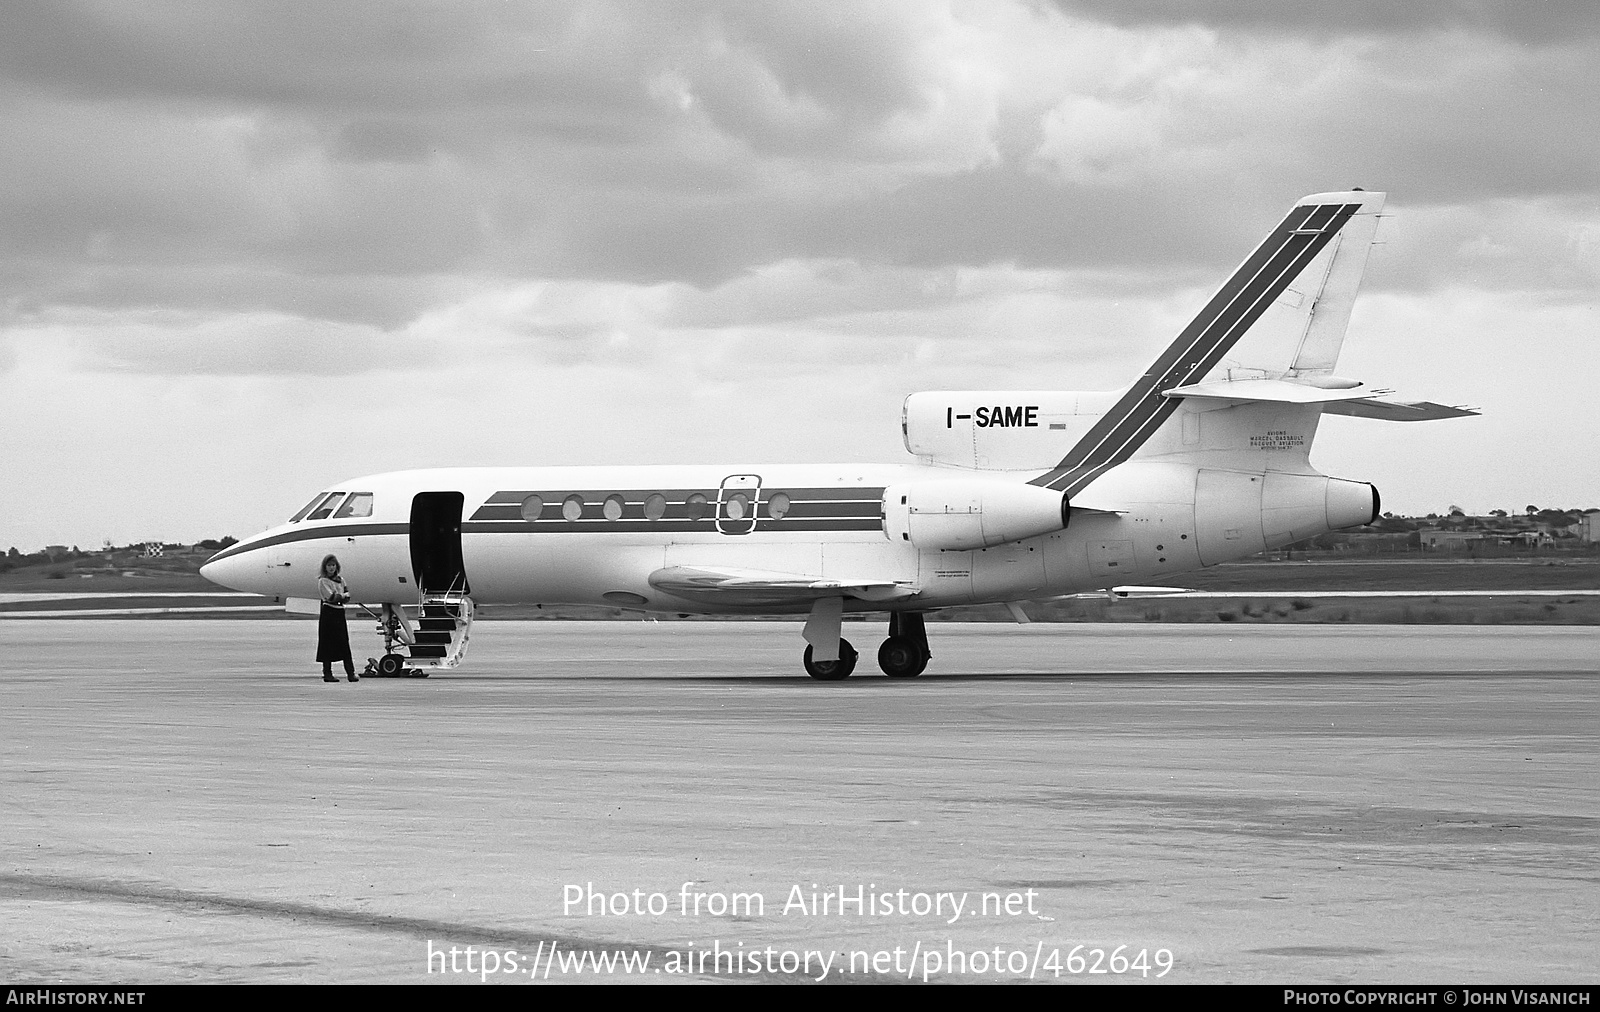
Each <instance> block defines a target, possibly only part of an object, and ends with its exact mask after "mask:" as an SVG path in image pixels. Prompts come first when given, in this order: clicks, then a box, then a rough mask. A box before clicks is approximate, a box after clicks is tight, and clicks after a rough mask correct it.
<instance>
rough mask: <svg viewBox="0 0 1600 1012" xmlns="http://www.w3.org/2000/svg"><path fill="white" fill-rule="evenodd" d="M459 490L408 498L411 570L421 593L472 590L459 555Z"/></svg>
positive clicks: (460, 505)
mask: <svg viewBox="0 0 1600 1012" xmlns="http://www.w3.org/2000/svg"><path fill="white" fill-rule="evenodd" d="M465 502H466V496H465V495H463V494H462V493H460V492H419V493H417V495H416V496H415V497H414V498H413V499H412V500H411V571H412V573H413V574H414V575H415V576H416V579H417V589H418V590H419V591H420V592H421V593H423V594H427V593H430V592H432V593H442V592H446V591H455V592H456V593H460V594H466V593H470V592H471V588H470V587H469V586H468V584H467V571H466V564H465V563H464V562H463V561H462V558H461V512H462V508H463V506H464V505H465Z"/></svg>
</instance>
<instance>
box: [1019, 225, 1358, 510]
mask: <svg viewBox="0 0 1600 1012" xmlns="http://www.w3.org/2000/svg"><path fill="white" fill-rule="evenodd" d="M1360 206H1361V205H1359V204H1307V205H1302V206H1300V207H1296V208H1295V209H1294V210H1292V211H1290V212H1289V214H1288V216H1287V217H1285V218H1284V219H1283V221H1282V222H1281V223H1280V224H1279V225H1278V227H1277V228H1276V229H1274V230H1273V231H1272V234H1271V235H1269V236H1268V237H1267V239H1266V241H1264V242H1263V243H1262V244H1261V245H1260V246H1258V247H1257V248H1256V250H1255V251H1254V252H1253V253H1252V254H1251V255H1250V257H1249V258H1248V259H1247V260H1246V261H1245V263H1244V265H1243V266H1242V267H1240V269H1239V270H1237V271H1235V272H1234V274H1233V276H1232V277H1230V278H1229V279H1228V281H1227V283H1226V284H1224V285H1223V286H1222V289H1221V290H1220V291H1218V292H1217V294H1216V295H1215V296H1213V297H1212V299H1211V301H1210V302H1208V303H1207V304H1206V306H1205V308H1204V309H1202V310H1201V311H1200V313H1199V315H1197V316H1196V317H1195V318H1194V320H1193V322H1191V323H1190V324H1189V326H1187V327H1185V328H1184V330H1183V332H1182V333H1181V334H1179V335H1178V339H1177V340H1176V341H1174V342H1173V343H1172V344H1171V346H1169V347H1168V348H1167V350H1166V351H1165V352H1163V353H1162V355H1161V357H1160V358H1158V359H1156V361H1155V363H1154V364H1153V365H1152V366H1151V367H1150V368H1149V369H1148V370H1146V371H1145V373H1144V374H1143V375H1142V376H1140V378H1139V380H1138V382H1136V383H1135V384H1134V385H1133V386H1132V387H1131V388H1130V389H1129V390H1128V392H1127V393H1126V394H1124V395H1123V396H1122V398H1121V399H1119V400H1118V401H1117V403H1116V404H1115V405H1114V406H1113V407H1112V408H1111V410H1110V411H1107V412H1106V413H1105V414H1104V415H1102V416H1101V418H1100V420H1099V421H1097V422H1096V423H1095V424H1094V426H1093V427H1092V428H1090V430H1089V431H1088V432H1087V433H1085V434H1084V436H1083V438H1082V439H1079V440H1078V442H1077V443H1076V444H1074V445H1073V447H1072V449H1071V450H1070V451H1068V453H1067V455H1066V456H1065V457H1063V458H1062V459H1061V462H1060V463H1059V464H1057V465H1056V466H1055V467H1054V468H1052V469H1051V470H1050V471H1049V472H1047V473H1045V474H1042V475H1040V476H1039V477H1037V478H1034V479H1033V480H1032V482H1030V484H1033V485H1042V486H1044V487H1046V488H1052V489H1058V490H1061V491H1064V492H1066V494H1067V495H1068V496H1071V495H1075V494H1076V493H1077V492H1079V491H1081V490H1082V489H1083V488H1084V487H1085V486H1087V485H1088V484H1089V483H1090V482H1092V481H1093V480H1094V479H1095V478H1098V477H1099V476H1100V475H1101V474H1103V473H1104V472H1105V471H1106V470H1108V469H1109V468H1111V467H1114V466H1116V465H1117V464H1120V463H1122V462H1123V461H1126V460H1128V459H1129V458H1130V457H1132V456H1133V454H1134V453H1135V452H1137V451H1138V449H1139V447H1141V446H1143V445H1144V443H1145V441H1146V440H1148V439H1149V438H1150V436H1151V435H1152V434H1153V433H1154V432H1155V431H1156V430H1157V429H1159V428H1160V427H1161V425H1162V424H1163V423H1164V422H1166V420H1167V419H1168V418H1169V417H1171V415H1172V413H1173V412H1174V411H1175V410H1177V406H1178V405H1177V401H1176V400H1174V399H1172V398H1168V397H1163V396H1161V394H1162V391H1164V390H1170V389H1172V388H1173V387H1178V386H1183V385H1184V384H1186V383H1190V382H1193V381H1194V380H1195V379H1197V378H1199V377H1202V376H1204V375H1205V374H1206V373H1207V372H1209V371H1210V370H1211V369H1213V368H1214V367H1215V366H1216V364H1217V363H1218V362H1219V361H1221V359H1222V357H1223V356H1224V355H1226V354H1227V353H1228V351H1229V350H1230V349H1231V348H1232V347H1233V346H1234V344H1236V343H1237V342H1238V340H1239V338H1240V337H1242V336H1243V335H1244V334H1245V332H1246V331H1248V330H1249V329H1250V327H1251V325H1252V324H1254V323H1255V322H1256V320H1257V319H1258V318H1260V316H1261V314H1262V313H1264V312H1265V311H1266V309H1267V307H1268V306H1270V305H1271V304H1272V302H1273V300H1274V299H1276V298H1277V297H1278V296H1280V295H1282V294H1283V290H1284V289H1285V288H1287V287H1288V286H1289V285H1290V284H1291V283H1293V281H1294V279H1295V278H1296V277H1298V276H1299V274H1300V272H1301V271H1302V270H1304V269H1305V266H1306V265H1307V264H1308V263H1310V262H1311V261H1312V259H1314V258H1315V257H1316V255H1317V254H1318V253H1320V252H1321V251H1322V249H1323V247H1324V246H1326V245H1327V243H1328V241H1329V240H1330V239H1332V238H1333V236H1334V235H1336V234H1337V233H1338V231H1339V229H1340V228H1342V227H1343V226H1344V223H1345V222H1346V221H1348V220H1349V218H1350V216H1351V215H1352V214H1354V213H1355V212H1356V211H1357V210H1358V209H1359V208H1360Z"/></svg>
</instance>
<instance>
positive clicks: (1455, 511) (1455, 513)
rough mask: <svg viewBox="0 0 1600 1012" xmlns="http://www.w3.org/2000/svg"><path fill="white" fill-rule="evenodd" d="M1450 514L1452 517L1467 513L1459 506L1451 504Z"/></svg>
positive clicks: (1462, 515)
mask: <svg viewBox="0 0 1600 1012" xmlns="http://www.w3.org/2000/svg"><path fill="white" fill-rule="evenodd" d="M1450 515H1451V516H1453V517H1464V516H1466V515H1467V511H1466V510H1464V509H1462V508H1461V507H1460V506H1451V507H1450Z"/></svg>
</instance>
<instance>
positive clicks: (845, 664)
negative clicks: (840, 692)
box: [805, 639, 859, 682]
mask: <svg viewBox="0 0 1600 1012" xmlns="http://www.w3.org/2000/svg"><path fill="white" fill-rule="evenodd" d="M857 656H859V655H858V654H857V653H856V648H855V647H853V646H851V645H850V641H849V640H845V639H842V640H840V641H839V659H838V660H836V661H813V660H812V659H811V648H810V647H809V646H808V647H806V657H805V665H806V674H808V675H810V676H811V677H812V678H815V679H817V680H818V681H820V682H837V681H839V680H840V679H844V678H849V677H850V672H852V671H854V670H855V669H856V657H857Z"/></svg>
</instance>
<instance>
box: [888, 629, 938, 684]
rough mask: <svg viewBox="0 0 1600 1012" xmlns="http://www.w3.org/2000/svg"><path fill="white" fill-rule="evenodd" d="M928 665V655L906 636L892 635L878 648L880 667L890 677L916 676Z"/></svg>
mask: <svg viewBox="0 0 1600 1012" xmlns="http://www.w3.org/2000/svg"><path fill="white" fill-rule="evenodd" d="M927 666H928V655H927V654H925V653H923V652H922V648H921V647H919V646H917V644H916V643H914V642H913V641H912V640H910V639H908V638H907V637H904V636H890V637H889V638H888V639H886V640H884V641H883V646H881V647H879V648H878V667H880V668H882V669H883V673H884V674H886V675H888V676H889V677H890V678H915V677H917V676H918V675H920V674H922V671H923V669H924V668H926V667H927Z"/></svg>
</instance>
